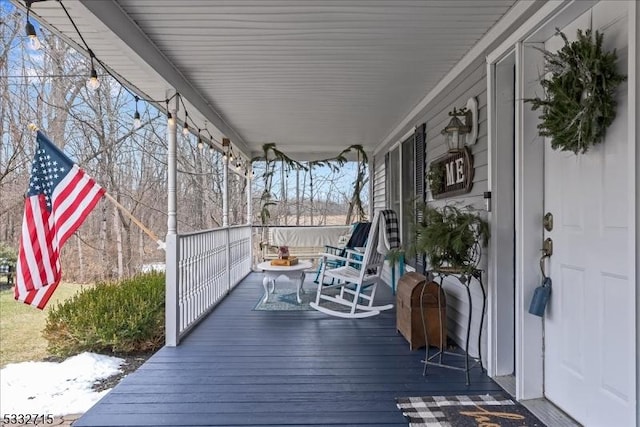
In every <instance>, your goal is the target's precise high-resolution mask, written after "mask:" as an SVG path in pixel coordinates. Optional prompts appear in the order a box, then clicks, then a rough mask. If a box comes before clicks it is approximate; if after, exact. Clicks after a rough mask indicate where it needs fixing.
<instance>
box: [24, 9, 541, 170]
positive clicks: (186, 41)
mask: <svg viewBox="0 0 640 427" xmlns="http://www.w3.org/2000/svg"><path fill="white" fill-rule="evenodd" d="M12 1H14V2H15V3H23V2H22V1H19V0H12ZM63 1H64V4H65V5H66V7H67V9H68V10H69V12H70V14H71V16H72V17H73V18H74V20H75V22H76V24H77V25H78V27H79V28H80V31H81V33H82V34H83V36H84V37H85V39H86V41H87V43H88V44H89V46H90V47H91V49H92V50H93V51H94V53H95V55H96V56H97V57H98V58H100V59H101V60H102V61H103V62H105V63H106V64H108V66H109V67H110V68H111V69H113V70H114V71H115V72H117V73H118V74H120V75H121V76H123V77H124V79H126V80H127V81H128V82H130V84H131V86H132V87H134V88H136V89H137V90H139V91H141V92H142V93H144V94H145V96H147V97H150V98H153V99H164V97H165V94H166V90H167V89H169V88H172V87H173V88H176V89H177V90H178V92H180V93H181V94H182V95H183V96H184V97H185V99H186V100H187V101H188V109H189V115H190V116H191V117H193V118H195V119H196V120H197V121H199V123H201V124H204V120H205V119H206V120H207V121H208V123H209V125H208V128H209V129H210V130H211V129H212V128H213V127H214V126H215V128H217V130H218V131H217V132H214V134H215V135H216V138H218V139H220V138H221V137H222V136H223V135H224V136H227V137H229V138H230V139H231V140H232V142H233V143H234V144H235V145H237V146H238V148H240V149H241V150H242V151H244V152H245V153H246V154H249V153H250V152H252V153H254V152H257V151H260V148H261V146H262V144H264V143H267V142H275V143H276V144H277V146H278V148H280V149H281V150H283V151H285V152H286V153H289V154H292V155H293V156H294V157H298V158H305V157H307V158H309V157H310V156H314V155H316V156H323V155H334V154H337V153H338V152H339V151H341V150H342V149H344V148H345V147H346V146H348V145H351V144H362V145H364V146H365V148H366V149H367V150H368V151H370V152H373V150H374V149H375V148H376V147H377V146H379V144H380V143H381V142H382V141H384V140H388V139H389V138H391V137H395V138H398V137H400V135H399V133H402V132H405V131H406V130H407V129H408V128H409V127H410V126H408V125H407V126H406V129H401V127H402V120H403V119H405V118H406V116H407V115H408V114H409V113H410V112H411V111H412V109H414V107H416V105H418V104H419V103H420V101H421V100H423V98H425V96H426V95H427V94H428V93H429V92H430V91H431V90H432V89H433V88H434V87H436V85H437V84H438V82H439V81H440V80H442V79H443V78H444V77H445V75H446V74H447V73H448V72H450V71H451V70H452V68H453V67H454V66H455V65H456V64H457V63H458V62H459V61H461V59H462V58H463V57H464V56H465V54H467V53H468V52H469V51H470V50H471V49H472V48H474V46H476V45H477V44H478V42H479V41H481V39H482V38H483V36H485V35H486V34H487V33H488V32H489V30H490V29H491V28H492V27H494V26H495V25H496V23H498V21H499V20H500V19H501V18H503V17H505V14H507V13H508V11H509V10H510V9H511V8H512V7H513V6H514V4H515V3H516V0H449V1H447V0H443V1H420V0H181V1H175V0H171V1H169V0H63ZM521 3H522V2H521ZM526 3H531V2H526ZM32 10H33V11H34V12H35V14H36V15H38V16H40V17H41V18H42V19H44V21H46V24H47V25H48V26H50V27H51V28H52V29H54V30H55V31H56V32H59V33H61V34H63V35H65V36H66V37H67V38H70V39H71V40H74V41H76V42H78V41H79V40H78V37H77V35H76V34H75V32H74V30H73V28H72V26H71V23H70V22H69V21H68V19H67V18H66V16H65V15H64V12H63V11H62V9H61V7H60V5H59V4H58V2H56V1H44V2H38V3H34V4H33V7H32ZM529 13H530V12H529ZM504 19H510V17H509V16H507V17H506V18H504ZM511 19H512V18H511ZM183 117H184V112H182V111H181V112H180V113H179V118H183ZM394 132H395V133H397V134H398V135H397V136H395V135H394Z"/></svg>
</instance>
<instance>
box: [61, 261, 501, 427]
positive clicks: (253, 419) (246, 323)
mask: <svg viewBox="0 0 640 427" xmlns="http://www.w3.org/2000/svg"><path fill="white" fill-rule="evenodd" d="M261 279H262V277H261V275H260V274H257V273H252V274H250V275H249V276H248V277H247V278H246V279H245V280H244V281H243V282H242V283H241V284H240V285H238V287H237V288H236V289H235V290H234V291H233V292H232V293H231V294H230V295H229V296H228V297H227V298H226V299H225V300H224V301H223V302H222V303H221V304H220V305H219V306H218V307H217V308H216V309H215V310H214V311H213V312H212V313H211V314H210V315H209V316H208V317H207V318H206V319H205V320H204V321H203V322H202V323H201V324H200V325H199V326H198V327H197V328H196V329H195V330H194V331H193V332H192V333H191V334H190V335H189V336H188V337H187V338H185V339H184V340H183V342H182V343H181V344H180V346H178V347H176V348H167V347H165V348H162V349H161V350H160V351H158V352H157V353H156V354H155V355H154V356H153V357H151V358H150V359H149V360H148V361H147V362H146V363H145V364H144V365H143V366H142V367H141V368H139V369H138V370H137V371H136V372H135V373H133V374H131V375H129V376H128V377H126V378H125V379H124V380H123V381H122V382H121V383H120V384H119V385H118V386H117V387H115V388H114V389H113V390H112V391H111V392H110V393H109V394H108V395H107V396H105V397H104V398H103V399H102V400H101V401H100V402H99V403H98V404H97V405H95V406H94V407H93V408H92V409H91V410H89V411H88V412H87V413H86V414H85V415H84V416H83V417H82V418H81V419H80V420H78V421H77V422H76V423H75V424H74V425H75V426H141V425H145V426H146V425H163V426H186V425H190V426H201V425H211V426H214V425H215V426H220V425H224V426H236V425H237V426H267V425H269V426H274V425H275V426H285V425H286V426H290V425H299V426H305V425H306V426H309V425H315V426H318V425H321V426H329V425H340V426H347V425H360V426H390V425H396V426H402V425H404V426H406V425H407V422H406V421H405V419H404V417H403V416H402V414H401V413H400V411H399V410H398V409H397V408H396V404H395V398H396V397H404V396H425V395H451V394H469V393H484V392H491V391H498V390H501V388H500V387H499V386H498V385H496V384H495V383H494V382H493V381H491V380H490V379H489V378H487V377H486V375H484V374H483V373H481V371H480V369H479V368H474V369H473V370H472V376H471V385H470V386H466V385H465V380H464V373H463V372H460V371H455V370H451V369H444V368H439V367H429V372H428V374H427V376H426V377H423V375H422V366H423V365H422V364H421V362H420V361H421V359H423V358H424V349H422V350H414V351H410V350H409V345H408V343H407V342H406V341H405V339H404V338H403V337H402V336H401V335H400V334H398V333H397V332H396V327H395V310H390V311H387V312H383V313H382V314H381V315H379V316H376V317H373V318H368V319H359V320H345V319H339V318H333V317H329V316H327V315H325V314H322V313H319V312H316V311H288V312H282V311H278V312H275V311H253V308H254V306H255V305H256V302H257V301H258V299H259V298H260V297H261V296H262V293H263V290H262V280H261ZM282 280H286V279H282ZM311 280H312V277H311V278H309V277H308V278H307V282H306V283H305V288H306V289H307V290H309V291H311V290H312V289H313V286H315V285H313V283H311ZM383 288H384V289H380V288H379V294H378V296H377V297H376V299H377V302H378V303H382V302H394V301H395V298H394V296H393V295H392V294H391V291H390V289H388V288H386V287H383Z"/></svg>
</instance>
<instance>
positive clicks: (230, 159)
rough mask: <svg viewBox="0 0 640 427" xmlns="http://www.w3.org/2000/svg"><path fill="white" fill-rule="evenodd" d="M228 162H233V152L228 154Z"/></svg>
mask: <svg viewBox="0 0 640 427" xmlns="http://www.w3.org/2000/svg"><path fill="white" fill-rule="evenodd" d="M229 161H230V162H233V151H230V152H229Z"/></svg>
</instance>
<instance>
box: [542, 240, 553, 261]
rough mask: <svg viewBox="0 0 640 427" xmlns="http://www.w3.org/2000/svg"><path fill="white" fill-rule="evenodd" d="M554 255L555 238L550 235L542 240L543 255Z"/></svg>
mask: <svg viewBox="0 0 640 427" xmlns="http://www.w3.org/2000/svg"><path fill="white" fill-rule="evenodd" d="M551 255H553V240H551V238H550V237H547V238H546V239H544V242H542V256H545V257H550V256H551Z"/></svg>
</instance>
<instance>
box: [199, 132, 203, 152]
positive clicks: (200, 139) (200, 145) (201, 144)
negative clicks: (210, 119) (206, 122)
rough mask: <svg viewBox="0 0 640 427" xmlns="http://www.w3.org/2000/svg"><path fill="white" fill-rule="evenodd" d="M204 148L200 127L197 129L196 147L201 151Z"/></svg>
mask: <svg viewBox="0 0 640 427" xmlns="http://www.w3.org/2000/svg"><path fill="white" fill-rule="evenodd" d="M203 148H204V142H203V141H202V136H200V129H198V149H199V150H200V151H202V149H203Z"/></svg>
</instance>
